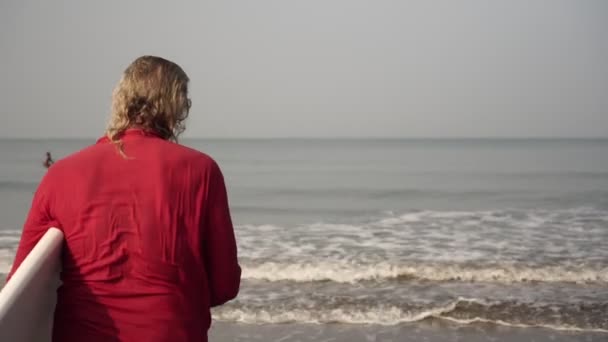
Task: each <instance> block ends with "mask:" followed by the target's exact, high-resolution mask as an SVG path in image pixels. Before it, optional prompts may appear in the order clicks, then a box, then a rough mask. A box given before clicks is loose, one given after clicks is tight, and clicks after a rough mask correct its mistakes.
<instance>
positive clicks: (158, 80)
mask: <svg viewBox="0 0 608 342" xmlns="http://www.w3.org/2000/svg"><path fill="white" fill-rule="evenodd" d="M189 81H190V79H189V78H188V76H187V75H186V73H185V72H184V71H183V70H182V68H181V67H180V66H179V65H177V64H175V63H173V62H171V61H168V60H166V59H163V58H160V57H156V56H142V57H139V58H137V59H136V60H135V61H133V62H132V63H131V65H129V66H128V67H127V69H126V70H125V71H124V73H123V75H122V78H121V79H120V81H119V82H118V84H117V85H116V87H115V88H114V92H113V94H112V110H111V115H110V120H109V123H108V126H107V129H106V135H107V137H108V138H109V139H110V141H111V142H113V143H114V144H116V145H117V146H118V147H119V150H120V152H121V154H123V155H124V153H123V151H122V143H121V140H120V138H121V136H122V134H123V133H124V132H125V131H126V130H127V129H129V128H141V129H143V130H145V131H150V132H153V133H155V134H157V135H159V136H160V137H162V138H163V139H167V140H173V141H176V142H177V138H178V136H179V135H180V134H181V133H182V132H183V131H184V129H185V126H184V120H186V118H187V117H188V113H189V111H190V107H191V101H190V99H188V82H189Z"/></svg>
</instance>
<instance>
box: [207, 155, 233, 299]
mask: <svg viewBox="0 0 608 342" xmlns="http://www.w3.org/2000/svg"><path fill="white" fill-rule="evenodd" d="M207 191H208V192H207V198H206V207H207V211H206V213H205V216H206V217H205V222H206V225H205V227H204V229H205V230H204V238H203V248H204V251H203V255H204V256H205V264H206V268H207V277H208V283H209V292H210V305H211V306H212V307H213V306H218V305H222V304H224V303H225V302H227V301H229V300H231V299H233V298H235V297H236V296H237V294H238V292H239V286H240V280H241V267H240V266H239V264H238V258H237V245H236V239H235V235H234V229H233V226H232V220H231V217H230V209H229V206H228V195H227V192H226V186H225V182H224V177H223V175H222V172H221V170H220V168H219V166H218V165H217V164H216V163H215V162H213V163H212V166H211V170H210V173H209V182H208V190H207Z"/></svg>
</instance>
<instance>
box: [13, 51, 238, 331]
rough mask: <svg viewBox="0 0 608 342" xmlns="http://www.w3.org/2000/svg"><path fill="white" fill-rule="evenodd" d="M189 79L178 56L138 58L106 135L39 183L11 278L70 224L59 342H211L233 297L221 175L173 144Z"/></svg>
mask: <svg viewBox="0 0 608 342" xmlns="http://www.w3.org/2000/svg"><path fill="white" fill-rule="evenodd" d="M188 82H189V79H188V76H186V73H185V72H184V71H183V70H182V68H181V67H179V66H178V65H177V64H175V63H173V62H171V61H168V60H166V59H163V58H160V57H154V56H143V57H140V58H137V59H136V60H135V61H134V62H133V63H132V64H131V65H130V66H129V67H128V68H127V69H126V70H125V71H124V74H123V76H122V78H121V80H120V81H119V83H118V85H117V86H116V88H115V90H114V93H113V97H112V112H111V117H110V122H109V125H108V127H107V129H106V132H105V135H104V136H103V137H101V138H100V139H99V140H98V141H97V143H96V144H94V145H92V146H89V147H87V148H85V149H83V150H81V151H79V152H76V153H74V154H72V155H70V156H67V157H65V158H62V159H61V160H59V161H57V162H56V163H54V164H53V167H51V168H49V169H48V172H46V174H45V176H44V177H43V179H42V181H41V182H40V185H39V187H38V189H37V190H36V194H35V195H34V199H33V202H32V207H31V209H30V212H29V214H28V217H27V219H26V221H25V225H24V227H23V233H22V236H21V241H20V243H19V247H18V249H17V254H16V257H15V261H14V263H13V266H12V269H11V271H10V273H9V276H8V278H9V281H10V277H11V276H12V274H13V273H14V271H15V269H16V268H17V267H19V265H20V264H21V262H22V261H23V259H24V258H25V257H26V256H27V254H28V253H29V252H30V251H31V250H32V248H33V247H34V245H35V244H36V243H37V242H38V240H39V239H40V238H41V237H42V235H43V234H44V233H45V232H46V231H47V229H48V228H49V227H58V228H60V229H61V230H62V231H63V233H64V235H65V244H64V247H63V253H62V272H61V280H62V285H61V287H60V288H59V289H58V291H57V305H56V308H55V314H54V327H53V339H52V340H53V341H54V342H59V341H61V342H77V341H78V342H80V341H87V342H98V341H113V342H140V341H146V342H167V341H172V342H194V341H196V342H201V341H207V331H208V329H209V327H210V325H211V314H210V308H211V307H214V306H219V305H222V304H224V303H225V302H227V301H229V300H231V299H233V298H235V297H236V296H237V294H238V292H239V286H240V279H241V278H240V277H241V268H240V266H239V263H238V259H237V245H236V241H235V235H234V230H233V225H232V221H231V215H230V210H229V205H228V196H227V191H226V186H225V183H224V177H223V175H222V172H221V170H220V167H219V166H218V164H217V163H216V162H215V161H214V160H213V159H212V158H211V157H210V156H208V155H207V154H204V153H202V152H199V151H196V150H194V149H191V148H187V147H185V146H182V145H180V144H178V142H177V137H178V135H179V134H180V133H181V132H182V131H183V130H184V120H185V119H186V117H187V116H188V113H189V110H190V106H191V103H190V100H189V99H188ZM48 156H49V157H50V154H49V155H48Z"/></svg>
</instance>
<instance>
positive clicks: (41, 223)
mask: <svg viewBox="0 0 608 342" xmlns="http://www.w3.org/2000/svg"><path fill="white" fill-rule="evenodd" d="M49 194H50V191H49V182H48V177H47V175H45V176H44V177H43V178H42V180H41V182H40V184H39V186H38V189H36V192H35V193H34V197H33V199H32V202H31V206H30V210H29V212H28V214H27V217H26V220H25V224H24V225H23V230H22V232H21V239H20V240H19V245H18V247H17V253H16V255H15V259H14V261H13V265H12V266H11V270H10V272H9V273H8V276H7V278H6V281H9V280H10V278H11V277H12V276H13V274H14V273H15V271H16V270H17V268H18V267H19V265H21V263H22V262H23V260H24V259H25V258H26V257H27V255H28V254H29V253H30V252H31V251H32V249H33V248H34V246H36V244H37V243H38V241H39V240H40V239H41V238H42V236H43V235H44V233H46V231H47V230H48V229H49V228H51V227H57V228H59V224H58V222H57V221H56V220H55V219H54V218H53V216H52V215H51V199H50V196H49Z"/></svg>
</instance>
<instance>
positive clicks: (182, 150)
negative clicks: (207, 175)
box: [167, 142, 216, 166]
mask: <svg viewBox="0 0 608 342" xmlns="http://www.w3.org/2000/svg"><path fill="white" fill-rule="evenodd" d="M167 144H168V146H170V147H169V148H170V149H171V150H172V151H171V152H172V153H174V155H176V156H179V157H180V159H186V160H188V161H191V162H195V163H197V164H199V163H200V164H202V165H208V166H211V165H213V164H216V162H215V160H214V159H213V157H211V156H210V155H209V154H207V153H205V152H203V151H200V150H197V149H195V148H193V147H189V146H186V145H182V144H178V143H172V142H167Z"/></svg>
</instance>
